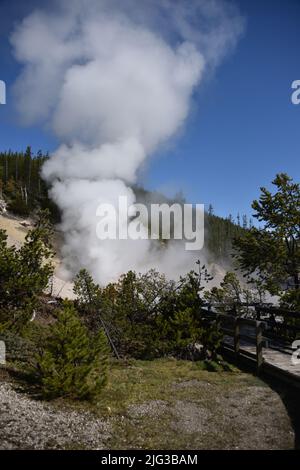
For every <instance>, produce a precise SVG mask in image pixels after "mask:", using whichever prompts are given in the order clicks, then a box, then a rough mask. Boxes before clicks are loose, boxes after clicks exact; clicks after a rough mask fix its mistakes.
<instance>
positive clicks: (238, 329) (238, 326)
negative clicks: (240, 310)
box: [234, 318, 240, 359]
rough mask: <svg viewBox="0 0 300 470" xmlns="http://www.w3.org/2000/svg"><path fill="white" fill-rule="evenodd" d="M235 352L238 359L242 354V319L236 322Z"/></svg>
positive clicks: (237, 319)
mask: <svg viewBox="0 0 300 470" xmlns="http://www.w3.org/2000/svg"><path fill="white" fill-rule="evenodd" d="M234 352H235V356H236V359H237V358H238V355H239V352H240V319H239V318H236V319H235V321H234Z"/></svg>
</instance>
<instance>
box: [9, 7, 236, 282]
mask: <svg viewBox="0 0 300 470" xmlns="http://www.w3.org/2000/svg"><path fill="white" fill-rule="evenodd" d="M242 30H243V20H242V19H241V17H240V16H239V14H238V12H237V11H236V9H235V8H234V7H233V5H232V4H229V3H225V2H224V1H221V0H220V1H218V0H212V1H210V0H203V1H201V0H189V1H185V0H181V1H176V0H173V1H172V0H165V1H163V0H149V1H147V0H144V1H141V0H119V1H114V0H107V1H106V0H98V1H96V0H95V1H94V0H86V1H85V0H73V1H72V2H69V1H62V0H61V1H59V2H55V3H54V8H53V5H52V8H51V10H49V11H47V9H46V7H45V8H44V9H43V10H37V11H34V12H33V13H31V14H30V15H29V16H28V17H26V18H25V19H24V20H23V22H22V23H21V24H20V25H18V26H17V28H16V29H15V31H14V33H13V35H12V37H11V42H12V45H13V47H14V52H15V57H16V58H17V60H18V61H19V62H21V63H22V64H23V69H22V73H21V75H20V76H19V78H18V80H17V82H16V85H15V94H16V103H17V107H18V111H19V114H20V117H21V119H22V121H23V122H24V124H26V125H32V124H36V123H39V124H44V125H46V126H47V127H50V129H51V130H52V131H53V132H54V133H55V135H56V136H57V137H58V138H59V139H60V141H61V142H62V144H61V146H60V147H59V148H58V149H57V150H56V152H55V153H54V154H53V155H52V156H51V158H50V160H49V161H48V162H47V163H46V164H45V165H44V168H43V176H44V177H45V178H46V179H47V180H48V181H49V182H51V185H52V189H51V197H52V198H53V200H54V201H55V202H56V203H57V204H58V206H59V207H60V208H61V209H62V213H63V222H62V230H63V232H64V235H65V243H64V246H63V249H62V254H63V258H64V262H65V267H66V271H68V272H71V273H74V272H76V271H77V270H78V269H79V268H81V267H86V268H87V269H88V270H89V271H90V272H91V273H92V274H93V275H94V277H95V279H96V280H97V281H98V282H100V283H102V284H105V283H106V282H108V281H110V280H111V279H114V278H116V277H117V276H118V275H119V274H121V273H123V272H126V271H127V270H129V269H135V270H137V271H144V270H145V269H148V268H150V267H156V268H158V269H160V270H162V271H164V272H166V274H167V275H173V276H174V275H176V274H178V273H180V272H181V271H182V270H183V269H185V267H186V264H187V262H189V261H190V257H191V254H187V253H186V252H184V244H182V247H181V249H180V250H178V246H177V245H176V246H175V245H174V244H170V245H169V248H168V249H165V250H160V249H159V248H158V247H157V245H154V244H153V242H151V241H149V240H138V241H132V240H120V241H110V240H105V241H102V242H100V241H99V240H98V239H97V237H96V224H97V218H96V208H97V206H98V205H99V203H101V202H105V203H107V202H110V203H113V204H114V205H115V206H117V201H118V197H119V196H120V195H123V196H127V198H128V203H129V204H133V203H134V202H135V195H134V193H133V191H132V189H131V188H130V185H131V184H132V183H135V182H136V181H137V179H138V173H139V170H140V169H141V168H142V167H143V164H144V163H145V160H146V159H147V157H149V156H150V155H151V154H153V152H155V151H156V150H157V149H158V148H159V146H160V145H161V144H163V143H165V142H166V141H167V140H168V139H170V138H171V137H172V136H174V135H175V134H176V133H177V132H178V130H180V128H181V127H182V125H183V123H184V121H185V119H186V117H187V116H188V113H189V108H190V104H191V99H192V95H193V92H194V90H195V87H197V86H198V85H199V83H200V82H201V79H202V78H203V74H204V72H205V71H206V70H207V71H211V70H213V69H214V68H215V67H216V66H217V65H218V64H219V63H220V61H221V60H222V59H223V57H224V55H225V54H226V53H227V52H228V51H229V50H230V49H231V48H232V47H234V45H235V44H236V41H237V40H238V38H239V36H240V34H241V32H242ZM131 223H135V222H131Z"/></svg>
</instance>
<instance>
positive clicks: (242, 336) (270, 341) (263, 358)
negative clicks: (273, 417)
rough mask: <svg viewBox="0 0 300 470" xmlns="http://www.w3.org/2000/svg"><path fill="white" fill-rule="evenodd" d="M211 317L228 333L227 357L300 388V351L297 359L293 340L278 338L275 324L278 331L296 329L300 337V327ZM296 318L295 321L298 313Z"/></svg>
mask: <svg viewBox="0 0 300 470" xmlns="http://www.w3.org/2000/svg"><path fill="white" fill-rule="evenodd" d="M210 315H213V317H214V318H215V319H216V318H218V321H219V322H220V326H221V329H222V330H223V332H224V339H223V352H224V353H225V354H226V353H227V355H229V356H231V357H234V358H235V359H236V360H237V361H244V362H247V363H248V364H249V365H250V366H252V367H253V368H256V369H257V371H258V372H259V373H260V374H264V373H265V374H267V375H272V376H275V377H277V378H278V379H282V380H284V381H287V382H289V383H290V384H292V385H295V386H296V387H299V388H300V349H299V356H298V358H297V357H296V356H295V353H296V349H295V348H294V349H293V348H292V346H293V340H291V341H290V342H289V341H288V340H286V339H283V338H282V337H280V335H277V336H276V335H274V325H275V329H276V327H278V325H279V326H280V327H281V329H282V330H283V331H285V332H287V331H289V330H290V329H292V330H293V331H294V332H296V333H297V336H298V337H299V338H300V335H299V333H298V331H297V330H299V328H298V327H295V326H292V327H290V326H289V325H287V326H286V327H284V326H283V324H282V323H281V324H280V323H277V324H275V323H271V322H270V321H269V320H264V319H262V320H259V321H257V320H253V319H246V318H239V317H235V316H232V315H226V314H225V315H224V314H216V313H213V312H209V316H210ZM292 315H293V318H295V315H296V314H294V313H293V314H292ZM272 321H273V320H272ZM270 325H271V326H272V327H271V326H270ZM281 334H282V332H281ZM299 347H300V341H299ZM293 354H294V356H295V358H296V359H297V363H296V364H295V363H293V362H295V361H292V355H293Z"/></svg>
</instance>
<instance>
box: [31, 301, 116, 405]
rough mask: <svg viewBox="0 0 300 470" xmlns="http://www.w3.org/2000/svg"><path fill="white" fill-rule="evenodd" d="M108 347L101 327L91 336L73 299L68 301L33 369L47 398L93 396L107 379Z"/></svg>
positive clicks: (90, 397)
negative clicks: (73, 303)
mask: <svg viewBox="0 0 300 470" xmlns="http://www.w3.org/2000/svg"><path fill="white" fill-rule="evenodd" d="M107 365H108V348H107V341H106V337H105V334H104V333H103V331H102V330H100V331H99V332H98V334H97V336H96V337H95V336H93V337H92V338H91V337H90V335H89V334H88V330H87V329H86V327H85V326H84V325H83V324H82V323H81V321H80V319H79V317H78V315H77V312H76V310H75V309H74V307H73V306H72V304H71V303H65V305H64V308H63V310H61V311H60V312H59V313H58V315H57V321H56V322H55V324H54V325H53V326H52V327H51V333H50V335H49V336H48V338H47V340H46V341H45V344H44V347H43V348H42V349H41V348H40V353H39V354H38V355H37V358H36V364H35V367H34V373H35V376H36V378H37V380H38V383H39V385H40V387H41V392H42V395H43V397H44V398H47V399H51V398H56V397H59V396H63V397H71V398H75V399H76V398H77V399H92V398H93V397H95V396H97V395H98V394H99V393H100V392H101V390H102V388H103V386H104V385H105V384H106V382H107Z"/></svg>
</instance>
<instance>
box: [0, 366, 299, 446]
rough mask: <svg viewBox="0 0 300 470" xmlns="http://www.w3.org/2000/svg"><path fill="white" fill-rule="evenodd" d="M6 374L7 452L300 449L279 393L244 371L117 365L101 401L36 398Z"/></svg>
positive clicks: (1, 388)
mask: <svg viewBox="0 0 300 470" xmlns="http://www.w3.org/2000/svg"><path fill="white" fill-rule="evenodd" d="M0 372H1V371H0ZM18 387H19V385H17V384H16V383H14V382H11V381H10V380H9V379H8V378H7V377H5V376H4V377H3V376H2V380H1V373H0V429H1V431H0V434H1V435H0V448H1V449H162V450H165V449H274V450H275V449H293V448H294V441H295V433H294V430H293V427H292V424H291V420H290V417H289V415H288V412H287V410H286V408H285V406H284V404H283V402H282V399H281V397H280V395H279V394H278V393H276V392H275V391H274V390H272V389H271V388H270V387H269V386H268V385H267V384H266V383H264V382H263V381H261V380H259V379H258V378H256V377H254V376H253V375H251V374H247V373H243V372H240V371H238V370H233V371H226V372H225V371H221V372H208V371H206V370H203V369H201V365H200V364H197V363H192V362H188V361H176V360H172V359H164V360H156V361H131V363H121V362H119V363H117V362H116V363H114V364H113V365H112V367H111V372H110V381H109V384H108V385H107V387H106V388H105V389H104V390H103V393H102V395H101V396H100V398H99V399H98V400H97V402H95V403H92V404H83V403H78V402H68V401H66V400H56V401H54V402H48V403H45V402H42V401H38V400H35V399H33V398H32V397H31V396H30V395H28V394H27V393H24V391H20V390H19V388H18Z"/></svg>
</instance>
